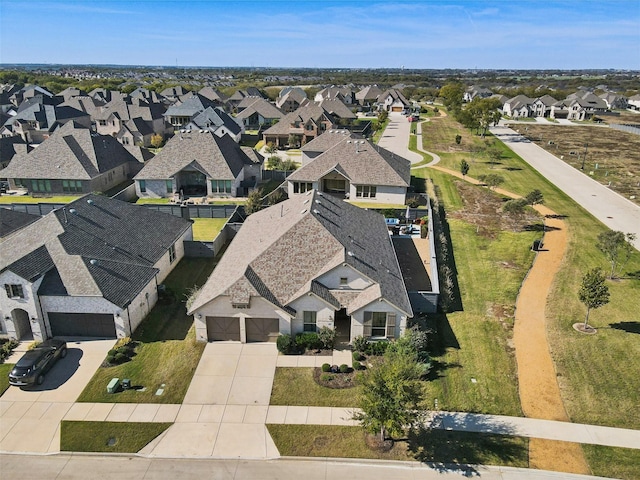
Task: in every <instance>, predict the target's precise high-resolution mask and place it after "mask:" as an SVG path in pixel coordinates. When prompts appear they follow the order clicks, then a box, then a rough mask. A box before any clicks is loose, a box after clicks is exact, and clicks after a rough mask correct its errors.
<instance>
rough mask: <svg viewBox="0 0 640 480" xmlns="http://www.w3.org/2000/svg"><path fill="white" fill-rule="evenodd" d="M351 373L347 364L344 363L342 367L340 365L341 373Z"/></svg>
mask: <svg viewBox="0 0 640 480" xmlns="http://www.w3.org/2000/svg"><path fill="white" fill-rule="evenodd" d="M348 372H349V365H347V364H346V363H343V364H342V365H340V373H348Z"/></svg>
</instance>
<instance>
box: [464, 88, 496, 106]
mask: <svg viewBox="0 0 640 480" xmlns="http://www.w3.org/2000/svg"><path fill="white" fill-rule="evenodd" d="M492 95H493V92H492V91H491V90H489V89H488V88H486V87H480V86H478V85H471V86H470V87H467V89H466V91H465V92H464V94H463V95H462V99H463V100H464V101H465V102H471V101H473V99H474V98H489V97H490V96H492Z"/></svg>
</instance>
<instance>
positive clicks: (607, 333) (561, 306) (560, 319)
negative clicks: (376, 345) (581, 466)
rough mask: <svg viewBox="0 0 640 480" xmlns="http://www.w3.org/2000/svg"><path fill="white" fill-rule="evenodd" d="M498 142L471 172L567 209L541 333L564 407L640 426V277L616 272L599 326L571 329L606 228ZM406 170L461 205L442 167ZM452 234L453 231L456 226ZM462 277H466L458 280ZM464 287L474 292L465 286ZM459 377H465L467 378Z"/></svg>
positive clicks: (601, 262)
mask: <svg viewBox="0 0 640 480" xmlns="http://www.w3.org/2000/svg"><path fill="white" fill-rule="evenodd" d="M446 118H449V117H446ZM440 120H442V119H440ZM436 123H437V122H434V121H432V122H429V123H428V124H426V125H423V127H426V126H427V125H428V126H429V128H431V127H432V125H433V124H436ZM449 128H450V129H451V132H450V133H451V134H454V132H456V131H457V132H459V133H460V134H461V135H463V140H462V144H464V143H465V142H466V140H465V138H466V136H465V135H469V133H468V131H466V130H464V129H463V128H462V127H461V126H459V127H458V128H456V127H455V124H454V125H453V126H451V125H450V126H449ZM434 136H436V137H438V135H437V131H433V132H429V133H427V132H425V135H424V137H426V138H430V139H431V140H429V141H433V138H432V137H434ZM449 136H450V134H448V135H447V138H448V137H449ZM454 136H455V134H454ZM440 137H441V136H440ZM478 138H479V137H478ZM448 141H449V145H452V144H455V138H454V139H453V140H448ZM499 145H500V144H499ZM425 148H426V147H425ZM501 148H502V149H503V158H502V159H501V162H503V163H502V165H498V166H493V168H490V167H491V166H490V165H489V164H486V163H483V162H480V161H478V162H475V163H472V164H471V170H470V172H469V174H470V176H473V177H477V176H478V175H480V174H483V173H484V174H486V173H491V172H493V173H499V174H500V175H502V176H504V178H505V183H504V184H503V187H504V188H505V189H507V190H510V191H513V192H515V193H519V194H521V195H523V194H526V193H527V192H530V191H531V190H533V189H539V190H540V191H542V193H543V195H544V198H545V205H547V206H549V207H550V208H551V209H553V210H554V211H555V212H557V213H559V214H562V215H566V218H565V222H566V224H567V225H568V233H569V245H568V251H567V254H566V256H565V259H564V261H563V264H562V268H561V269H560V271H559V273H558V275H557V276H556V278H555V280H554V283H553V286H552V290H551V292H550V295H549V297H548V304H547V318H548V322H549V323H548V333H547V338H548V340H549V344H550V349H551V353H552V356H553V359H554V362H555V365H556V370H557V373H558V382H559V385H560V388H561V392H562V397H563V402H564V405H565V408H566V409H567V412H568V413H569V416H570V418H571V419H572V421H574V422H579V423H593V424H598V425H610V426H618V427H626V428H635V429H639V428H640V410H638V409H637V408H636V407H637V405H638V404H640V390H639V389H638V388H637V378H636V377H637V373H636V372H638V371H640V342H638V333H634V332H637V327H636V329H635V330H634V328H633V326H634V325H637V323H634V322H636V320H635V319H636V318H637V312H638V311H640V279H638V278H637V276H636V277H635V278H631V276H629V275H626V278H624V279H622V280H615V281H607V285H608V286H609V289H610V292H611V302H610V303H609V304H608V305H606V306H604V307H602V308H600V309H598V310H595V311H594V312H592V315H591V317H590V324H592V325H593V326H594V327H596V328H598V334H597V335H594V336H589V335H581V334H579V333H577V332H575V331H574V330H573V328H572V324H573V323H575V322H579V321H581V320H583V319H584V314H585V308H584V306H583V305H582V304H581V303H580V302H579V300H578V298H577V292H578V289H579V287H580V281H581V278H582V276H583V275H584V274H585V272H586V271H587V270H589V269H590V268H592V267H595V266H600V267H602V268H604V269H605V271H606V270H607V267H608V262H607V260H606V259H605V257H604V255H603V254H602V253H601V252H600V251H599V250H598V249H597V248H596V246H595V245H596V238H597V236H598V234H599V233H601V232H603V231H605V230H607V228H606V227H605V226H604V225H603V224H601V223H600V222H599V221H598V220H596V219H595V218H594V217H593V216H591V215H590V214H589V213H588V212H586V211H585V210H584V209H583V208H582V207H580V206H579V205H577V204H576V203H575V202H574V201H573V200H571V199H570V198H569V197H567V196H566V195H565V194H564V193H563V192H561V191H560V190H559V189H558V188H556V187H555V186H553V185H552V184H551V183H550V182H549V181H548V180H546V179H545V178H544V177H542V175H540V174H539V173H538V172H537V171H535V170H533V169H532V168H531V167H529V165H528V164H527V163H526V162H524V161H523V160H522V159H521V158H519V157H518V156H517V155H515V154H514V153H513V152H511V150H509V149H508V148H507V147H506V146H502V147H501ZM437 151H438V150H436V152H437ZM443 157H444V159H443V162H441V165H444V166H447V164H446V161H447V158H448V157H447V156H446V155H444V154H443ZM449 162H450V163H449V165H448V166H449V168H452V169H454V170H456V171H457V170H458V165H457V164H456V163H455V162H451V159H450V158H449ZM505 167H506V168H509V169H508V170H507V169H506V168H505ZM412 175H413V176H414V177H415V178H418V177H420V176H430V177H431V178H433V180H434V183H436V185H437V186H438V187H439V190H440V192H441V195H442V197H443V200H444V203H445V205H446V207H447V209H448V211H451V210H456V209H458V208H460V203H459V202H460V201H459V199H458V198H456V197H457V195H456V194H455V192H454V190H455V189H454V187H452V186H451V182H449V184H447V180H446V178H447V177H449V176H448V175H446V174H443V173H441V172H437V171H434V170H432V169H428V168H426V169H424V170H422V169H420V170H416V171H413V172H412ZM449 178H450V177H449ZM452 235H453V236H454V237H455V233H452ZM460 250H461V249H459V248H457V246H456V245H455V238H454V255H455V257H456V262H457V266H458V267H460V266H461V265H462V263H463V262H461V261H459V260H458V256H459V254H461V253H464V252H460ZM638 271H640V253H638V252H637V251H634V252H633V255H632V258H631V259H630V261H629V262H628V263H627V265H626V266H625V268H624V272H626V273H627V274H629V273H632V272H638ZM460 283H461V284H462V285H463V286H464V285H465V281H464V280H461V281H460ZM464 288H467V291H469V292H470V293H471V294H472V295H473V291H474V289H473V288H471V286H466V287H464ZM456 315H458V313H456ZM454 318H455V317H454ZM625 322H626V323H625ZM625 328H626V330H625ZM456 334H457V332H456ZM450 370H452V369H450ZM461 380H462V381H466V379H465V378H462V379H461Z"/></svg>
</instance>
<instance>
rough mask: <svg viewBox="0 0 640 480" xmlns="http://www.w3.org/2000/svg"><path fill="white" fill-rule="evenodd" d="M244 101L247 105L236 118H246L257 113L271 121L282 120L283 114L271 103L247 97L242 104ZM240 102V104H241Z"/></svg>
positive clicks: (262, 99)
mask: <svg viewBox="0 0 640 480" xmlns="http://www.w3.org/2000/svg"><path fill="white" fill-rule="evenodd" d="M244 101H246V102H247V104H246V105H245V106H244V110H242V111H241V112H240V113H238V115H236V118H247V117H250V116H251V115H253V114H254V113H258V114H259V115H261V116H262V117H264V118H268V119H272V118H282V117H283V115H284V114H283V113H282V112H281V111H280V109H279V108H277V107H276V106H275V105H273V104H272V103H270V102H268V101H267V100H265V99H264V98H261V97H247V98H245V99H244V100H242V102H244ZM242 102H240V103H241V104H242ZM239 107H240V106H239Z"/></svg>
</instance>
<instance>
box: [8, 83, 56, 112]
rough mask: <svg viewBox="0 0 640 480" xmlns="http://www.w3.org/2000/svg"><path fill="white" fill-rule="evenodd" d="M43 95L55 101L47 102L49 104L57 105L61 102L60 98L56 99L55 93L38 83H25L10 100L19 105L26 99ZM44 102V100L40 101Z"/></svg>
mask: <svg viewBox="0 0 640 480" xmlns="http://www.w3.org/2000/svg"><path fill="white" fill-rule="evenodd" d="M36 97H41V98H45V99H49V100H51V101H52V102H53V103H47V105H55V104H57V103H60V101H61V100H60V99H56V98H55V95H53V93H51V92H50V91H49V90H47V89H46V88H42V87H39V86H38V85H25V86H24V87H22V88H21V89H19V90H17V91H15V92H14V93H13V94H12V95H11V96H10V97H9V101H10V102H11V103H12V104H13V105H15V106H16V107H19V106H20V105H22V103H23V102H24V101H25V100H30V99H32V98H36ZM40 103H42V102H40Z"/></svg>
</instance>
